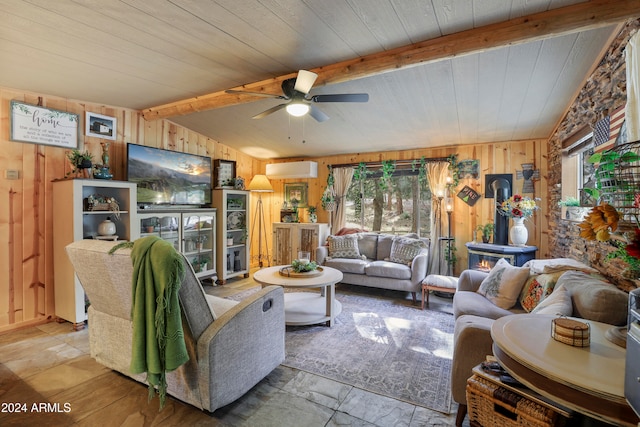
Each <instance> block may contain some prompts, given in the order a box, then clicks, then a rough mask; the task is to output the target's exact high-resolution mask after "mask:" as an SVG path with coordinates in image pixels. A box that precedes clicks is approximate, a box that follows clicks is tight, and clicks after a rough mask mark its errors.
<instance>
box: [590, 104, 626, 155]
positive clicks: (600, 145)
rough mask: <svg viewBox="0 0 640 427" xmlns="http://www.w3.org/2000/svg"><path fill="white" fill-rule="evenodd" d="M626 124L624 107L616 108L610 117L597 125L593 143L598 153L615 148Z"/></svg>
mask: <svg viewBox="0 0 640 427" xmlns="http://www.w3.org/2000/svg"><path fill="white" fill-rule="evenodd" d="M623 123H624V105H622V106H620V107H618V108H616V109H615V110H614V111H613V113H611V115H610V116H608V117H605V118H604V119H602V120H600V121H599V122H598V123H596V127H595V129H594V131H593V141H594V145H595V149H594V151H595V152H596V153H598V152H600V151H604V150H609V149H611V148H613V146H614V145H615V143H616V139H617V138H618V134H620V129H622V124H623Z"/></svg>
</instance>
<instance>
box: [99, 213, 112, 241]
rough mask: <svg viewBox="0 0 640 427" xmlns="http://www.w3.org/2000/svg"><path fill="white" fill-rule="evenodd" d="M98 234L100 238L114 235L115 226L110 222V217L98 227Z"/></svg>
mask: <svg viewBox="0 0 640 427" xmlns="http://www.w3.org/2000/svg"><path fill="white" fill-rule="evenodd" d="M98 234H99V235H101V236H112V235H114V234H116V225H115V224H114V223H113V222H112V221H111V217H107V219H105V220H104V221H102V222H101V223H100V224H99V225H98Z"/></svg>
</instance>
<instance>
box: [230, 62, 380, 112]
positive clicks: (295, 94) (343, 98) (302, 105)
mask: <svg viewBox="0 0 640 427" xmlns="http://www.w3.org/2000/svg"><path fill="white" fill-rule="evenodd" d="M317 78H318V75H317V74H316V73H313V72H311V71H306V70H300V71H298V76H297V77H296V78H295V79H287V80H284V81H283V82H282V85H281V87H282V93H283V94H282V95H273V94H269V93H260V92H247V91H242V90H233V89H229V90H227V91H226V92H227V93H240V94H246V95H253V96H262V97H267V98H277V99H284V100H286V101H287V102H285V103H283V104H279V105H276V106H275V107H271V108H269V109H268V110H265V111H263V112H262V113H260V114H256V115H255V116H253V118H254V119H261V118H263V117H266V116H268V115H269V114H272V113H275V112H276V111H279V110H282V109H283V108H285V109H286V110H287V112H288V113H289V114H291V115H292V116H296V117H301V116H304V115H305V114H307V113H309V115H310V116H311V117H313V118H314V119H316V121H318V122H324V121H325V120H328V119H329V116H327V115H326V114H325V113H324V112H322V111H321V110H320V109H318V108H317V107H315V106H314V105H313V103H315V102H367V101H368V100H369V94H367V93H342V94H334V95H309V91H310V90H311V87H312V86H313V84H314V83H315V81H316V79H317Z"/></svg>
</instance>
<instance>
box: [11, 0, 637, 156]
mask: <svg viewBox="0 0 640 427" xmlns="http://www.w3.org/2000/svg"><path fill="white" fill-rule="evenodd" d="M0 6H1V12H0V16H1V17H2V18H1V22H2V25H0V58H1V60H0V85H2V86H7V87H12V88H18V89H25V90H30V91H35V92H38V93H43V94H50V95H57V96H63V97H68V98H72V99H79V100H84V101H88V102H93V103H102V104H105V105H113V106H119V107H127V108H133V109H139V110H142V111H143V112H144V116H145V118H146V119H148V120H156V119H158V118H166V119H168V120H171V121H174V122H176V123H178V124H181V125H183V126H186V127H188V128H190V129H192V130H194V131H197V132H200V133H202V134H204V135H207V136H209V137H211V138H213V139H215V140H217V141H219V142H221V143H223V144H226V145H229V146H231V147H234V148H237V149H239V150H241V151H243V152H246V153H248V154H250V155H252V156H254V157H258V158H277V157H299V156H322V155H328V154H339V153H354V152H370V151H388V150H397V149H412V148H420V147H432V146H445V145H455V144H469V143H482V142H490V141H509V140H522V139H533V138H547V137H549V135H550V133H551V132H552V131H553V129H554V127H555V126H556V125H557V123H558V122H559V120H560V119H561V118H562V115H563V113H564V112H565V111H566V109H567V107H568V106H569V104H570V103H571V101H572V99H573V98H574V96H575V95H576V93H577V92H578V91H579V89H580V87H581V85H582V84H583V83H584V80H585V78H586V76H587V75H588V73H589V72H590V70H591V69H592V68H593V67H594V65H595V64H596V63H597V62H598V61H599V59H600V57H601V56H602V53H603V51H604V49H606V47H607V45H608V44H609V42H610V41H611V38H612V37H613V36H614V35H615V32H616V29H617V24H619V23H621V22H623V21H624V20H625V19H628V18H630V17H640V2H639V1H637V0H592V1H590V2H585V1H579V0H573V1H572V0H475V1H473V0H217V1H214V0H155V1H143V0H84V1H80V0H55V1H51V0H22V1H20V0H0ZM300 69H306V70H311V71H314V72H316V73H317V74H318V75H319V77H318V79H317V81H316V84H315V85H314V87H313V88H312V90H311V95H316V94H331V93H368V94H369V102H367V103H364V104H362V103H323V104H315V105H316V106H317V107H318V108H320V109H321V110H322V111H323V112H324V113H326V114H327V115H328V116H329V117H330V119H329V120H327V121H325V122H322V123H318V122H316V121H315V120H314V119H312V118H311V117H309V116H305V117H303V118H294V117H291V116H289V115H288V114H287V113H286V112H285V110H280V111H278V112H276V113H273V114H271V115H269V116H267V117H265V118H262V119H259V120H255V119H252V117H253V116H254V115H256V114H258V113H260V112H262V111H264V110H267V109H269V108H271V107H274V106H276V105H278V104H279V103H281V102H282V100H278V99H273V98H264V97H254V96H249V95H230V94H227V93H225V90H226V89H230V88H236V89H243V88H244V89H246V90H250V91H258V92H263V93H272V94H280V93H281V90H280V83H281V81H282V80H284V79H285V78H290V77H295V74H296V72H297V70H300Z"/></svg>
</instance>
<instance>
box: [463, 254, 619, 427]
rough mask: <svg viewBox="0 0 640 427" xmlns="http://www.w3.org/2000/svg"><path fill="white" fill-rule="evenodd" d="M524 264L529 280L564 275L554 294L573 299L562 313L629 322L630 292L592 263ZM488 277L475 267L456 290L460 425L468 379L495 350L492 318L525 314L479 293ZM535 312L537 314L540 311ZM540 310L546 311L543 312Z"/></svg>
mask: <svg viewBox="0 0 640 427" xmlns="http://www.w3.org/2000/svg"><path fill="white" fill-rule="evenodd" d="M523 267H528V268H529V269H530V272H529V279H528V280H533V279H535V278H538V277H540V275H543V274H552V273H549V272H553V273H556V274H558V273H559V274H560V276H559V277H558V279H557V283H555V287H554V292H555V291H556V290H560V289H563V288H564V290H563V291H558V292H565V293H566V294H567V296H568V298H570V304H569V307H568V310H569V311H568V312H565V313H564V314H566V315H571V316H573V317H578V318H583V319H586V320H593V321H598V322H603V323H608V324H611V325H625V324H626V320H627V305H628V299H629V295H628V294H627V293H626V292H623V291H621V290H619V289H618V288H616V287H615V286H614V285H612V284H609V283H605V282H604V281H601V280H599V278H598V277H597V276H594V275H596V274H597V271H596V270H594V269H592V268H590V267H589V266H587V265H585V264H582V263H580V262H577V261H574V260H571V259H551V260H532V261H529V262H527V263H525V264H524V266H523ZM563 271H564V272H563ZM488 275H489V273H486V272H481V271H476V270H465V271H463V272H462V274H461V275H460V279H459V281H458V291H457V292H456V294H455V296H454V298H453V312H454V316H455V318H456V321H455V328H454V338H453V339H454V344H453V345H454V348H453V360H452V364H451V365H452V366H451V395H452V397H453V400H454V401H456V402H457V403H458V405H459V406H458V414H457V417H456V425H457V426H460V425H462V421H463V419H464V417H465V415H466V413H467V406H466V403H467V402H466V385H467V379H468V378H469V377H471V375H472V372H471V371H472V369H473V367H474V366H476V365H478V364H480V363H481V362H482V361H484V360H485V358H486V356H487V355H490V354H492V345H493V340H492V338H491V326H492V325H493V321H494V320H495V319H498V318H500V317H503V316H508V315H513V314H520V313H526V311H525V309H524V308H523V307H522V305H521V304H520V303H519V302H518V303H516V305H515V306H514V307H512V308H510V309H503V308H500V307H497V306H496V305H494V304H493V303H492V302H491V301H489V300H488V299H487V298H485V297H484V296H483V295H481V294H480V293H478V292H477V291H478V289H479V288H480V285H481V283H482V281H483V280H484V279H485V278H486V277H487V276H488ZM551 295H553V292H552V293H551ZM551 295H550V296H551ZM547 298H549V297H547ZM542 301H543V302H544V300H542ZM548 301H551V300H550V299H549V300H548ZM549 308H550V310H548V311H547V312H546V313H545V314H556V312H557V309H556V307H551V306H550V307H549ZM532 312H533V313H535V312H536V310H535V309H534V310H533V311H532ZM540 313H541V314H542V310H540Z"/></svg>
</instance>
